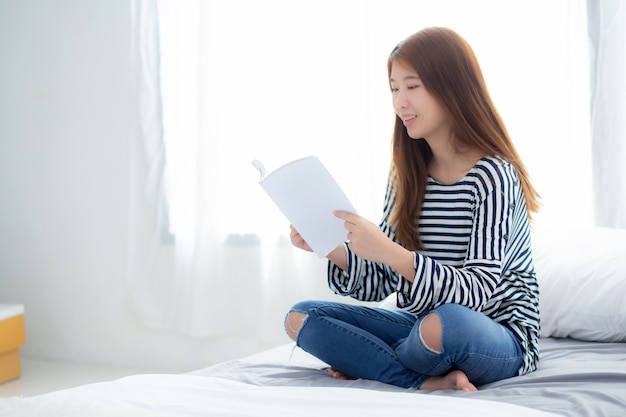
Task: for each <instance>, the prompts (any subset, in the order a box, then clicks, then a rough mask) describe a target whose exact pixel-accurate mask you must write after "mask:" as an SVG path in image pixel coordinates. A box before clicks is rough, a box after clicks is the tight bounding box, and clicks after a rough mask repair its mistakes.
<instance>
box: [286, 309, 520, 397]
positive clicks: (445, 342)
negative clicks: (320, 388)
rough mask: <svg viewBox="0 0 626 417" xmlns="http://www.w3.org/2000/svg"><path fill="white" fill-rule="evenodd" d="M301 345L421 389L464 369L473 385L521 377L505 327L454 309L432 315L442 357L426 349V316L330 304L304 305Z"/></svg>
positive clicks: (339, 365) (373, 376)
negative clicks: (422, 326)
mask: <svg viewBox="0 0 626 417" xmlns="http://www.w3.org/2000/svg"><path fill="white" fill-rule="evenodd" d="M293 311H296V312H300V313H304V314H306V316H307V317H306V318H305V319H304V321H303V323H302V326H301V328H300V331H299V333H298V336H297V339H296V344H297V345H298V346H299V347H300V348H302V349H303V350H305V351H306V352H308V353H310V354H312V355H313V356H315V357H317V358H318V359H320V360H321V361H323V362H325V363H326V364H328V365H330V366H332V367H333V368H335V369H337V370H338V371H341V372H343V373H345V374H347V375H350V376H352V377H354V378H363V379H369V380H375V381H380V382H384V383H387V384H392V385H396V386H399V387H403V388H419V387H420V386H421V385H422V384H423V383H424V382H425V381H426V380H427V379H428V378H430V377H431V376H439V375H445V374H447V373H448V372H450V371H451V370H454V369H460V370H462V371H463V372H465V374H466V375H467V377H468V378H469V380H470V381H471V382H472V383H473V384H474V385H476V386H480V385H484V384H487V383H490V382H494V381H498V380H500V379H504V378H509V377H512V376H515V375H517V372H518V370H519V368H520V367H521V366H522V360H523V353H522V350H521V347H520V343H519V342H518V340H517V339H516V337H515V336H514V335H513V333H512V332H511V331H510V330H509V329H507V328H506V327H504V326H502V325H500V324H498V323H496V322H495V321H493V320H491V319H490V318H489V317H487V316H485V315H484V314H482V313H479V312H476V311H473V310H470V309H469V308H467V307H463V306H460V305H457V304H445V305H443V306H440V307H438V308H436V309H435V310H432V311H430V312H428V313H431V312H434V313H436V314H437V315H438V316H439V319H440V321H441V327H442V337H441V352H438V351H435V350H433V349H431V348H430V347H428V346H426V345H425V344H424V342H423V340H422V337H421V335H420V324H421V322H422V320H423V318H424V317H426V315H427V314H428V313H426V314H424V315H422V316H421V317H415V315H413V314H411V313H408V312H405V311H389V310H383V309H379V308H371V307H364V306H355V305H349V304H342V303H336V302H328V301H303V302H300V303H298V304H296V305H295V306H293V308H292V309H291V311H290V312H293Z"/></svg>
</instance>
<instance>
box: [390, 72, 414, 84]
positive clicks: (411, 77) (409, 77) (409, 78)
mask: <svg viewBox="0 0 626 417" xmlns="http://www.w3.org/2000/svg"><path fill="white" fill-rule="evenodd" d="M419 79H420V77H419V76H418V75H413V74H411V75H407V76H405V77H404V78H403V80H404V81H406V80H419ZM389 82H392V83H393V82H395V80H394V79H393V78H390V79H389Z"/></svg>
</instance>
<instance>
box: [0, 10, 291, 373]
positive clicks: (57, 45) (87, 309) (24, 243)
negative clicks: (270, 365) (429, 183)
mask: <svg viewBox="0 0 626 417" xmlns="http://www.w3.org/2000/svg"><path fill="white" fill-rule="evenodd" d="M129 10H130V6H129V2H128V1H127V0H106V1H103V0H56V1H47V0H0V303H7V302H15V303H23V304H25V307H26V332H27V344H26V346H25V347H24V348H23V349H22V353H23V355H24V356H31V357H43V358H54V359H68V360H74V361H86V362H96V363H104V364H112V365H130V366H135V367H141V368H146V369H152V370H163V371H184V370H190V369H196V368H199V367H202V366H205V365H208V364H211V363H215V362H218V361H221V360H225V359H228V358H234V357H239V356H241V355H244V354H248V353H252V352H253V351H256V350H258V349H259V348H260V347H259V346H254V345H250V343H247V344H246V343H239V341H237V340H232V339H231V340H222V339H220V340H213V339H191V338H185V337H182V336H177V335H174V334H167V333H161V332H157V331H154V330H151V329H148V328H146V327H144V326H142V325H140V324H138V323H136V322H135V321H134V320H133V318H132V316H131V315H130V314H129V313H128V311H127V309H126V306H125V304H124V279H125V277H124V274H125V262H126V259H125V256H126V239H127V235H126V233H127V231H126V227H127V222H128V204H129V198H128V192H129V186H128V183H129V130H130V106H131V103H130V92H129V88H130V74H129V42H130V29H129ZM277 325H279V324H278V323H277ZM285 342H287V339H285Z"/></svg>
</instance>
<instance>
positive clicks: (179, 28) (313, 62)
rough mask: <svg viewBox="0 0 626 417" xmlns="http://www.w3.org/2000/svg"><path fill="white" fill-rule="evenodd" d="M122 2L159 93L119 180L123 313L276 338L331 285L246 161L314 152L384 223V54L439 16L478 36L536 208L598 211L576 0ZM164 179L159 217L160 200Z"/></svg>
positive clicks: (210, 331) (562, 215)
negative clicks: (124, 251) (125, 225)
mask: <svg viewBox="0 0 626 417" xmlns="http://www.w3.org/2000/svg"><path fill="white" fill-rule="evenodd" d="M157 6H158V7H157ZM133 7H134V10H135V11H136V13H135V14H134V19H133V32H134V34H135V37H136V38H138V39H139V40H143V41H144V42H136V43H135V44H134V49H133V51H132V53H133V55H134V56H135V57H136V58H137V57H141V58H142V59H135V61H138V64H141V63H144V64H145V65H143V66H142V65H136V66H135V68H134V71H135V72H136V73H138V77H137V78H138V79H137V80H136V81H135V83H136V84H135V88H136V89H137V90H138V91H139V93H138V97H139V98H140V99H141V98H145V100H148V101H149V100H153V103H154V107H148V106H146V105H145V104H142V103H143V101H142V100H139V104H142V106H141V107H140V109H139V111H138V115H137V117H138V120H139V122H140V123H138V127H141V126H143V125H144V124H146V123H148V124H150V125H151V126H153V128H152V129H150V130H148V131H146V129H143V130H142V129H138V130H137V131H136V132H133V135H132V141H133V144H134V145H133V146H134V149H136V150H137V152H136V154H134V155H133V156H132V158H131V159H132V160H131V164H134V165H133V172H136V175H135V176H136V177H138V178H142V179H146V180H147V181H145V182H137V183H136V184H134V186H133V189H132V190H131V200H132V201H134V202H135V203H136V204H133V205H132V206H131V216H130V218H131V223H130V225H129V230H130V236H131V239H130V246H131V250H130V251H129V254H130V257H129V271H130V273H129V278H128V281H129V286H128V293H129V302H130V307H131V309H132V311H133V312H134V314H136V315H137V317H138V319H139V320H141V321H142V322H144V323H147V324H148V325H150V326H152V327H155V328H158V329H166V330H172V331H177V332H180V333H183V334H186V335H191V336H207V335H213V336H232V337H245V338H251V339H255V340H263V341H264V343H267V344H275V343H277V342H278V341H285V340H286V339H285V338H284V335H283V329H282V318H283V316H284V314H285V313H286V310H287V308H288V307H289V306H290V305H291V304H293V303H295V302H296V301H298V300H301V299H308V298H320V297H323V298H326V299H331V298H334V297H333V296H332V295H331V294H330V292H329V291H328V290H327V288H326V278H325V268H326V262H325V261H324V260H323V259H318V258H317V257H316V256H315V255H313V254H309V253H304V252H301V251H298V250H296V249H294V248H292V247H291V246H290V245H289V242H288V237H287V234H288V231H289V229H288V223H287V222H286V220H285V219H284V218H283V216H282V215H281V214H280V212H279V211H278V209H277V208H276V207H274V206H273V204H272V203H271V201H270V200H269V198H268V197H267V196H266V195H265V194H264V193H263V191H262V190H261V188H260V187H259V186H258V184H257V181H258V174H257V172H256V170H254V168H252V166H251V165H250V162H251V161H252V160H253V159H255V158H258V159H260V160H261V161H263V162H264V163H265V164H266V166H268V168H270V169H271V168H272V167H276V166H277V165H279V164H282V163H284V162H287V161H289V160H291V159H293V158H295V157H300V156H305V155H309V154H315V155H317V156H319V157H320V159H321V160H322V161H323V162H324V163H325V165H326V166H327V167H328V168H329V170H330V171H331V172H332V173H333V174H334V175H335V177H336V178H337V180H338V182H339V183H340V184H341V185H342V186H343V188H344V190H345V191H346V193H347V194H348V196H349V197H350V199H351V200H352V202H353V204H354V205H355V207H356V208H357V210H358V211H359V212H360V213H361V214H362V215H364V216H365V217H367V218H369V219H370V220H372V221H378V220H379V216H380V213H381V209H382V203H383V201H382V200H383V193H384V187H385V183H386V175H387V170H388V167H389V161H390V143H389V140H390V136H391V128H392V123H393V110H392V107H391V101H390V97H389V92H388V85H387V75H386V59H387V56H388V54H389V52H390V51H391V49H392V48H393V47H394V46H395V45H396V43H397V42H398V41H400V40H402V39H403V38H405V37H406V36H408V35H410V34H412V33H413V32H415V31H417V30H419V29H421V28H423V27H426V26H435V25H442V26H448V27H451V28H453V29H455V30H456V31H458V32H459V33H460V34H461V35H463V36H464V37H465V38H466V39H467V40H468V41H469V42H470V44H471V45H472V46H473V47H474V50H475V52H476V54H477V56H478V59H479V61H480V62H481V64H482V67H483V71H484V75H485V77H486V79H487V83H488V85H489V86H490V90H491V94H492V96H493V98H494V101H495V102H496V104H497V106H498V108H499V110H500V112H501V113H502V115H503V118H504V120H505V122H506V123H507V125H508V128H509V131H510V133H511V135H512V136H513V138H514V140H515V141H516V144H517V146H518V149H519V150H520V152H521V153H522V155H523V157H524V158H525V160H526V162H527V165H528V168H529V170H530V172H531V175H532V176H533V179H534V180H535V184H536V185H537V187H538V188H539V191H540V192H541V193H542V195H543V197H544V210H543V212H542V214H541V215H540V216H539V217H538V219H537V222H538V224H545V223H549V224H554V223H566V222H571V221H576V222H577V223H581V222H582V223H591V221H592V217H593V216H592V202H591V174H590V173H591V160H590V157H589V154H590V148H591V145H590V139H589V123H588V120H589V117H588V102H589V101H588V100H589V97H588V93H587V91H588V89H587V87H586V86H587V85H588V77H589V74H588V66H587V65H581V62H582V63H586V62H587V46H588V45H587V37H586V26H585V24H586V14H585V3H584V2H583V0H577V1H569V0H560V1H557V0H554V1H550V2H544V1H543V0H533V1H524V2H501V1H498V0H479V1H473V2H467V1H465V0H457V1H450V0H449V1H440V2H429V1H417V0H390V1H386V2H379V1H375V0H345V1H334V0H318V1H315V2H307V1H292V0H267V1H258V0H233V1H218V0H215V1H208V0H206V1H201V0H186V1H182V2H177V1H172V0H161V1H158V0H134V2H133ZM157 28H158V30H157ZM157 45H158V48H156V47H155V46H157ZM155 62H159V65H158V66H155V65H154V64H155ZM155 79H158V82H156V81H155ZM146 80H148V81H150V82H149V83H146V82H145V81H146ZM160 108H162V110H163V114H162V117H161V118H159V117H155V116H159V115H160V114H159V113H158V111H157V109H160ZM159 121H161V122H162V126H163V129H162V131H161V130H160V126H161V125H160V124H159ZM154 149H156V150H158V152H155V151H154ZM161 150H163V151H164V152H165V154H166V155H167V156H166V158H165V159H162V157H163V154H162V153H161ZM564 150H566V151H564ZM556 171H561V172H566V173H567V172H570V173H571V175H572V176H577V181H576V182H574V181H566V180H565V179H564V177H565V176H566V175H555V174H554V173H555V172H556ZM161 173H165V175H164V176H161V175H160V174H161ZM161 180H162V181H161ZM159 181H160V182H159ZM157 182H159V185H160V187H157V186H156V185H155V184H156V183H157ZM161 192H165V194H161ZM161 195H165V196H166V197H167V201H168V205H167V208H168V211H167V212H165V211H162V212H163V213H166V214H168V217H167V218H168V222H167V223H165V222H163V221H158V219H159V217H158V216H157V215H156V214H158V213H159V212H157V211H156V208H157V207H160V206H159V205H158V204H157V203H158V202H159V201H160V200H159V199H158V198H157V197H158V196H161ZM573 195H576V196H577V198H576V200H577V202H576V204H575V205H572V196H573ZM137 202H139V203H137ZM167 236H172V237H173V239H169V240H168V239H167Z"/></svg>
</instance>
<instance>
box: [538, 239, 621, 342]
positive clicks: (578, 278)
mask: <svg viewBox="0 0 626 417" xmlns="http://www.w3.org/2000/svg"><path fill="white" fill-rule="evenodd" d="M533 255H534V260H535V268H536V270H537V279H538V281H539V293H540V297H539V308H540V314H541V333H540V335H541V337H550V336H552V337H570V338H573V339H579V340H587V341H599V342H626V230H623V229H609V228H585V229H583V228H581V229H571V230H562V229H558V230H542V231H537V232H535V233H533Z"/></svg>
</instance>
